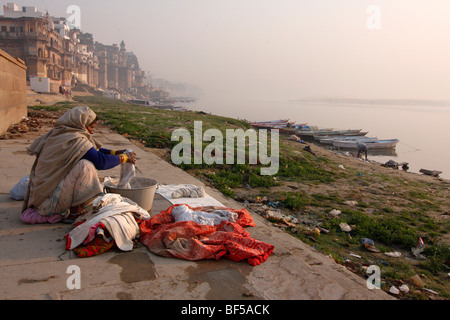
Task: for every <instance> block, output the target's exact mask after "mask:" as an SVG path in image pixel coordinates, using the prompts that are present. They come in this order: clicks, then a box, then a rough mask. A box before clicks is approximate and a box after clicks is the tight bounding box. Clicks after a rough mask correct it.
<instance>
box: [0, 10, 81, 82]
mask: <svg viewBox="0 0 450 320" xmlns="http://www.w3.org/2000/svg"><path fill="white" fill-rule="evenodd" d="M72 46H73V39H71V38H70V37H63V36H61V30H58V29H56V28H55V24H54V22H53V19H52V18H51V17H50V16H49V14H48V13H47V14H43V13H42V12H39V11H38V10H37V8H35V7H23V8H22V10H19V9H18V6H17V5H16V4H12V3H8V5H7V6H4V15H3V16H0V48H2V49H3V50H4V51H6V52H8V53H9V54H10V55H12V56H15V57H18V58H20V59H22V60H23V61H25V64H26V65H27V67H28V69H27V79H28V80H29V79H30V78H31V77H48V78H49V79H51V80H52V81H53V82H54V83H55V84H56V83H60V84H65V85H68V84H70V83H71V81H72V71H73V50H72V51H71V50H70V49H71V47H72Z"/></svg>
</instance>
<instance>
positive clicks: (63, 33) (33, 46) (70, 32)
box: [0, 3, 168, 99]
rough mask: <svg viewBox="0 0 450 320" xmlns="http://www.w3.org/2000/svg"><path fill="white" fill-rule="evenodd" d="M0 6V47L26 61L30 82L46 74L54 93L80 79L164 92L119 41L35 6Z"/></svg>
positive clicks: (150, 93)
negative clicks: (104, 39)
mask: <svg viewBox="0 0 450 320" xmlns="http://www.w3.org/2000/svg"><path fill="white" fill-rule="evenodd" d="M3 9H4V15H3V16H0V49H2V50H4V51H5V52H7V53H9V54H10V55H11V56H14V57H18V58H20V59H22V60H23V61H24V62H25V64H26V66H27V67H28V68H27V80H28V81H29V82H30V79H32V78H36V77H38V78H48V81H49V82H50V84H51V85H50V86H51V91H53V92H58V89H59V86H60V85H64V86H75V85H76V84H77V83H82V84H86V85H89V86H91V87H93V88H101V89H103V90H115V91H120V92H122V93H126V94H132V95H136V96H138V97H139V98H143V99H149V98H153V97H155V98H157V99H164V98H165V97H167V96H168V94H167V93H166V92H163V91H162V90H159V89H154V88H152V87H151V86H149V85H148V84H147V80H146V74H145V72H144V71H142V70H141V69H140V66H139V61H138V58H137V57H136V55H135V54H134V53H133V52H127V50H126V45H125V42H124V41H122V42H121V43H120V45H119V46H118V45H117V44H113V45H104V44H102V43H100V42H97V41H95V42H94V37H93V35H92V34H90V33H83V32H81V31H80V30H78V29H74V28H70V26H69V23H68V22H67V20H66V18H55V17H51V16H50V14H49V13H48V12H47V13H45V14H44V13H42V12H39V11H38V10H37V8H36V7H22V8H21V9H19V7H18V6H17V5H16V4H14V3H8V4H7V5H5V6H3ZM39 82H40V83H42V82H43V81H39ZM46 82H47V80H46Z"/></svg>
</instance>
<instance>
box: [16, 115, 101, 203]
mask: <svg viewBox="0 0 450 320" xmlns="http://www.w3.org/2000/svg"><path fill="white" fill-rule="evenodd" d="M96 117H97V116H96V114H95V113H94V111H92V110H91V109H90V108H88V107H75V108H73V109H71V110H69V111H67V112H66V113H65V114H64V115H63V116H62V117H61V118H59V119H58V120H57V121H56V122H55V125H54V127H53V129H52V130H50V131H49V132H48V133H47V134H45V135H44V136H42V137H40V138H38V139H37V140H36V141H34V142H33V143H32V144H31V146H30V147H29V148H28V153H29V154H30V155H36V156H37V158H36V161H35V163H34V165H33V168H32V170H31V174H30V182H29V185H28V192H27V196H26V198H25V203H24V207H23V209H24V210H25V209H27V208H31V207H38V206H40V205H41V204H42V202H44V200H45V199H47V198H48V197H49V196H50V195H51V194H52V193H53V191H54V190H55V189H56V187H57V186H58V185H59V183H60V182H61V181H62V180H63V179H64V178H65V176H66V175H67V174H68V173H69V172H70V170H72V168H73V167H74V166H75V165H76V164H77V162H78V161H80V160H81V158H83V156H84V155H85V154H86V152H88V151H89V150H90V149H91V148H93V147H95V148H97V149H98V148H100V145H99V144H98V143H97V142H96V141H95V140H94V139H93V138H92V136H91V134H90V133H89V131H87V127H88V126H89V125H90V124H92V122H93V121H94V120H95V119H96Z"/></svg>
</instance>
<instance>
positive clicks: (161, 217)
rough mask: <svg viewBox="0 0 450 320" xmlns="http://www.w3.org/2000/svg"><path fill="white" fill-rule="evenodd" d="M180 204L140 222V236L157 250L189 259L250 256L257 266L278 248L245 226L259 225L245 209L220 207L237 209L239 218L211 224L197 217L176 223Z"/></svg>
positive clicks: (152, 249)
mask: <svg viewBox="0 0 450 320" xmlns="http://www.w3.org/2000/svg"><path fill="white" fill-rule="evenodd" d="M176 206H179V205H174V206H172V207H170V208H169V209H167V210H166V211H163V212H161V213H160V214H158V215H156V216H154V217H153V218H152V219H150V220H147V221H144V222H143V223H142V224H141V225H140V229H141V237H140V240H141V242H142V243H143V244H144V245H145V246H146V247H147V248H148V249H149V250H150V251H151V252H152V253H154V254H157V255H160V256H164V257H171V258H179V259H184V260H189V261H198V260H204V259H215V260H219V259H220V258H221V257H226V258H228V259H230V260H232V261H236V262H237V261H241V260H247V262H248V263H249V264H250V265H252V266H257V265H259V264H261V263H263V262H264V261H266V260H267V259H268V258H269V256H270V255H271V254H272V252H273V250H274V246H272V245H270V244H267V243H264V242H261V241H258V240H256V239H253V238H252V237H251V236H250V233H248V232H247V231H246V230H245V229H244V228H245V227H254V226H255V223H254V221H253V218H252V217H251V215H250V214H249V213H248V212H247V210H245V209H241V210H234V209H228V208H220V209H221V210H228V211H231V212H235V213H237V214H238V219H237V221H236V222H235V223H231V222H223V223H221V224H220V225H217V226H208V225H200V224H198V223H196V222H194V221H184V222H176V223H175V221H174V219H173V217H172V214H171V212H172V209H173V208H174V207H176ZM190 209H192V210H194V211H204V212H211V211H213V210H217V208H214V209H211V208H210V207H199V208H190Z"/></svg>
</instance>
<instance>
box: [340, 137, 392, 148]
mask: <svg viewBox="0 0 450 320" xmlns="http://www.w3.org/2000/svg"><path fill="white" fill-rule="evenodd" d="M358 142H359V141H357V140H355V141H348V140H347V141H346V140H341V141H333V146H335V147H336V148H342V149H357V148H358V147H357V144H358ZM398 142H399V140H397V139H389V140H373V141H364V144H365V145H366V146H367V149H368V150H375V149H391V148H395V146H396V145H397V143H398Z"/></svg>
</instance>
